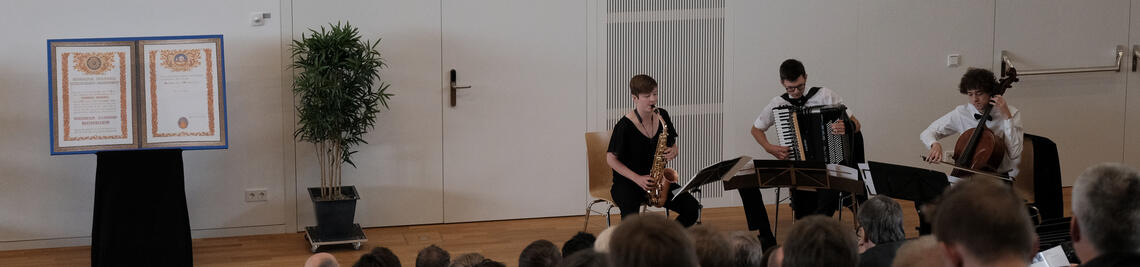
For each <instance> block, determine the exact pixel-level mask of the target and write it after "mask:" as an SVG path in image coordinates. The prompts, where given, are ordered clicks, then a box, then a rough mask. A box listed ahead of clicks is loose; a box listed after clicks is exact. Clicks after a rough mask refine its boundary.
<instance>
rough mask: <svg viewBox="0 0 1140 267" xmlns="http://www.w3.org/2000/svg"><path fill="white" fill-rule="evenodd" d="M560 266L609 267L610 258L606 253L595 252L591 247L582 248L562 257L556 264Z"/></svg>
mask: <svg viewBox="0 0 1140 267" xmlns="http://www.w3.org/2000/svg"><path fill="white" fill-rule="evenodd" d="M558 266H560V267H609V266H610V258H609V255H606V253H602V252H597V251H594V250H593V249H583V250H581V251H578V252H576V253H574V254H571V255H570V256H569V257H566V258H564V259H562V262H561V263H559V264H558Z"/></svg>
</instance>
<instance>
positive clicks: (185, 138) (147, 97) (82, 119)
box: [47, 35, 228, 155]
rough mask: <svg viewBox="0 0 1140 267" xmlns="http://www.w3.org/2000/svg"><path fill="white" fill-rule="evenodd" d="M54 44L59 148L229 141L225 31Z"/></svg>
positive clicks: (53, 111) (52, 79)
mask: <svg viewBox="0 0 1140 267" xmlns="http://www.w3.org/2000/svg"><path fill="white" fill-rule="evenodd" d="M47 45H48V78H49V81H48V84H49V87H50V90H51V91H50V93H49V95H48V99H49V106H50V110H49V113H50V117H51V123H50V126H49V128H50V134H51V154H52V155H61V154H79V153H94V152H98V151H108V150H132V149H154V148H182V149H225V148H227V147H228V140H227V128H226V126H227V123H226V105H225V64H224V60H223V59H224V54H223V43H222V36H221V35H207V36H172V37H136V38H93V39H55V40H48V41H47Z"/></svg>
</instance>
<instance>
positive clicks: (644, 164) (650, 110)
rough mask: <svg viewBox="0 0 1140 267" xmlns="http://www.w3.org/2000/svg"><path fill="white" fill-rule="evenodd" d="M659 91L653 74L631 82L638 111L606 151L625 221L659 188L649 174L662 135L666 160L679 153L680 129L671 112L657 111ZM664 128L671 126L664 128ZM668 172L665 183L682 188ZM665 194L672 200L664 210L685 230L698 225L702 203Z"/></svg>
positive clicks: (613, 192)
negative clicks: (671, 212) (678, 138)
mask: <svg viewBox="0 0 1140 267" xmlns="http://www.w3.org/2000/svg"><path fill="white" fill-rule="evenodd" d="M657 89H658V88H657V81H656V80H654V79H653V77H649V75H645V74H638V75H636V76H633V78H631V79H630V80H629V91H630V94H631V97H632V98H633V105H634V109H633V110H632V111H630V112H628V113H626V114H625V116H622V118H621V120H618V122H617V124H615V125H614V129H613V134H612V135H611V136H610V144H609V148H608V149H607V150H606V163H607V164H608V165H609V166H610V168H612V169H613V170H614V178H613V181H614V184H613V186H611V187H610V195H612V196H613V199H614V203H615V204H617V206H618V209H620V210H621V217H622V219H623V220H624V219H625V218H626V217H628V216H630V215H634V214H637V213H638V212H640V209H641V205H642V204H645V203H646V202H647V201H648V200H649V197H648V196H647V195H646V191H648V190H650V189H653V188H655V187H656V186H657V185H656V182H655V181H654V179H653V177H650V176H649V175H650V173H649V172H650V170H652V169H653V161H654V160H655V159H654V155H655V154H656V152H657V146H658V141H659V140H658V139H660V138H661V135H662V134H665V135H666V137H665V138H666V140H665V143H666V148H664V155H663V157H664V158H665V160H666V161H671V160H673V159H674V158H676V157H677V155H678V154H679V152H678V151H677V128H676V127H673V121H672V119H670V118H669V112H667V111H665V109H662V108H655V106H656V105H657ZM663 125H665V126H668V127H662V126H663ZM666 128H667V129H666ZM666 131H667V132H666ZM665 173H666V174H665V175H662V176H663V177H661V179H664V180H667V181H661V182H662V183H663V184H669V185H670V188H678V187H680V185H677V184H676V182H677V177H676V172H670V171H665ZM665 193H666V194H668V197H667V198H666V199H665V203H664V207H665V208H666V209H669V210H672V211H676V212H677V214H678V216H677V222H679V223H681V225H683V226H685V227H689V226H691V225H693V224H694V223H696V222H697V214H698V212H699V210H700V203H698V202H697V199H696V198H693V195H692V194H681V195H680V196H676V197H674V195H673V193H672V191H667V192H665Z"/></svg>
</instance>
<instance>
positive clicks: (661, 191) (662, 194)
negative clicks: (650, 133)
mask: <svg viewBox="0 0 1140 267" xmlns="http://www.w3.org/2000/svg"><path fill="white" fill-rule="evenodd" d="M653 113H658V114H660V111H659V109H658V108H656V107H654V108H653ZM657 118H658V119H657V120H658V121H660V122H661V134H659V135H657V150H656V151H655V152H653V168H652V169H649V177H652V178H653V188H650V189H648V190H646V193H647V194H648V195H649V196H648V197H649V206H652V207H662V206H665V200H667V199H668V197H669V185H670V184H669V181H670V180H676V179H677V171H676V170H673V169H669V168H665V164H666V163H668V162H667V160H666V159H665V149H666V148H668V144H669V126H667V125H665V120H664V119H662V118H661V116H657Z"/></svg>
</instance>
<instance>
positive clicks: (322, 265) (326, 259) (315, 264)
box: [305, 252, 340, 267]
mask: <svg viewBox="0 0 1140 267" xmlns="http://www.w3.org/2000/svg"><path fill="white" fill-rule="evenodd" d="M339 266H340V264H338V263H336V257H334V256H333V255H332V254H328V253H325V252H321V253H317V254H313V256H309V260H306V261H305V267H339Z"/></svg>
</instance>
